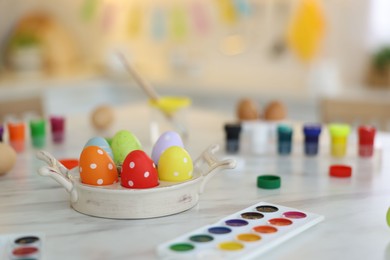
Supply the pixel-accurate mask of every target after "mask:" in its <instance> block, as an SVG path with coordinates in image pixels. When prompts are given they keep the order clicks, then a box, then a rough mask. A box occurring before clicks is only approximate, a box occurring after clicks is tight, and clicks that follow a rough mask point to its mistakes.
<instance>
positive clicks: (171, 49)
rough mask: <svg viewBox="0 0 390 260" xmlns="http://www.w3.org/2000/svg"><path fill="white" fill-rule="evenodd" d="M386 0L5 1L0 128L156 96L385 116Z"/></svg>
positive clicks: (301, 112) (308, 116)
mask: <svg viewBox="0 0 390 260" xmlns="http://www.w3.org/2000/svg"><path fill="white" fill-rule="evenodd" d="M389 11H390V2H389V1H388V0H326V1H321V0H142V1H139V0H72V1H50V0H12V1H9V0H0V122H1V121H3V120H4V118H5V117H7V116H8V115H10V114H23V113H26V112H31V111H35V112H38V113H41V114H43V115H48V114H56V113H57V114H72V113H80V112H88V111H90V110H91V109H92V108H93V107H95V106H97V105H98V104H101V103H108V104H110V105H113V106H116V105H118V106H120V105H125V104H128V103H129V102H130V103H131V102H137V101H139V100H141V101H145V96H144V94H143V93H142V91H141V90H140V89H139V88H138V87H137V86H136V85H135V83H134V81H133V79H132V78H131V76H130V75H129V74H128V73H127V72H126V70H125V69H124V67H123V65H122V64H121V63H120V62H119V60H118V58H117V55H116V53H117V52H118V51H119V52H121V53H123V54H124V55H125V56H126V57H127V58H128V60H129V61H130V62H131V63H132V64H133V65H134V67H135V68H137V70H138V71H139V72H140V73H141V74H142V75H143V76H144V77H145V78H146V79H147V80H148V81H149V82H150V83H152V85H153V86H154V87H155V88H156V89H157V91H158V92H160V93H161V94H163V95H165V94H170V95H187V96H189V97H191V98H192V99H193V103H194V104H195V105H197V104H198V105H201V106H204V107H207V108H210V109H219V110H224V111H228V112H229V111H231V112H232V113H234V109H235V106H236V103H237V102H238V100H239V99H240V98H244V97H250V98H251V99H253V100H254V101H255V102H256V103H258V104H259V105H260V106H262V105H264V104H265V103H266V102H269V101H270V100H280V101H282V102H283V103H284V104H285V105H286V106H287V108H288V116H289V117H290V118H293V119H298V120H305V121H322V122H328V121H334V120H344V121H350V122H353V123H360V122H363V121H365V122H371V123H373V124H376V125H377V126H378V127H380V128H382V129H387V127H388V119H389V118H388V117H390V109H389V108H390V99H389V98H390V16H389V15H388V12H389Z"/></svg>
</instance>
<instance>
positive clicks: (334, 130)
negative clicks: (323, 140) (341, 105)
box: [329, 124, 351, 158]
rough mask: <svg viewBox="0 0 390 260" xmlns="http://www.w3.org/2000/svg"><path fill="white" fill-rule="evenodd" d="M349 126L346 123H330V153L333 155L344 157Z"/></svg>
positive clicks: (349, 130)
mask: <svg viewBox="0 0 390 260" xmlns="http://www.w3.org/2000/svg"><path fill="white" fill-rule="evenodd" d="M350 132H351V128H350V126H349V125H348V124H330V125H329V133H330V139H331V142H330V153H331V155H332V156H333V157H339V158H340V157H344V156H345V155H346V153H347V145H348V136H349V134H350Z"/></svg>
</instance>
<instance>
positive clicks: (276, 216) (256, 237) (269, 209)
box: [157, 202, 324, 259]
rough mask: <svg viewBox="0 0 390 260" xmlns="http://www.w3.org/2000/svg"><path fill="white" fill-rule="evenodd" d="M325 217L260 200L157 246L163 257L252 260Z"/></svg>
mask: <svg viewBox="0 0 390 260" xmlns="http://www.w3.org/2000/svg"><path fill="white" fill-rule="evenodd" d="M322 220H324V217H323V216H321V215H317V214H313V213H308V212H303V211H300V210H297V209H294V208H289V207H284V206H280V205H275V204H271V203H267V202H260V203H257V204H255V205H253V206H251V207H248V208H246V209H244V210H241V211H239V212H237V213H234V214H232V215H230V216H227V217H225V218H223V219H221V220H219V221H218V222H216V223H214V224H213V225H208V226H204V227H202V228H199V229H197V230H195V231H192V232H190V233H187V234H185V235H182V236H180V237H178V238H176V239H173V240H170V241H168V242H166V243H163V244H161V245H159V246H158V248H157V253H158V256H159V257H160V258H162V259H253V258H254V257H256V256H258V255H259V254H262V253H264V252H265V251H267V250H269V249H271V248H273V247H275V246H277V245H279V244H280V243H282V242H284V241H286V240H288V239H290V238H292V237H293V236H296V235H298V234H299V233H301V232H302V231H304V230H306V229H308V228H310V227H312V226H314V225H316V224H318V223H319V222H321V221H322Z"/></svg>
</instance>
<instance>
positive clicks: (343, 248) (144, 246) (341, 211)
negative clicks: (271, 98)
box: [0, 104, 390, 260]
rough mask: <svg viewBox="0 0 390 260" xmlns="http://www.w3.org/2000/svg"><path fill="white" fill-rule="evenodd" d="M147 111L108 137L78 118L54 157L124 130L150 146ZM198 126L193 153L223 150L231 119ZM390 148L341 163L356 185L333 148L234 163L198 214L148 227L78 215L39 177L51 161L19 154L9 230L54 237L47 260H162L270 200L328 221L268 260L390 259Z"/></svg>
mask: <svg viewBox="0 0 390 260" xmlns="http://www.w3.org/2000/svg"><path fill="white" fill-rule="evenodd" d="M138 106H140V107H142V105H138V104H135V105H134V106H131V107H126V108H122V109H120V110H117V111H116V115H117V121H116V123H115V124H114V125H113V127H112V128H111V129H110V130H108V131H107V132H106V133H97V132H96V131H94V130H93V129H91V127H90V125H89V122H88V117H87V116H85V115H73V116H71V117H69V118H68V132H67V142H66V143H64V144H63V145H59V146H54V145H51V144H49V145H48V146H47V148H46V150H47V151H49V152H51V153H52V154H53V155H54V156H56V157H57V158H64V157H78V155H79V153H80V151H81V148H82V146H83V145H84V143H85V142H86V141H87V139H88V138H89V137H92V136H94V135H98V134H102V135H110V134H112V133H113V132H115V131H116V130H119V129H122V128H125V129H128V130H131V131H133V132H134V133H135V134H136V135H138V136H139V137H140V139H141V142H147V136H146V135H145V128H147V116H146V115H147V114H145V113H146V112H145V111H144V110H142V109H138V108H139V107H138ZM119 119H120V120H119ZM189 119H191V120H190V122H189V126H190V129H191V131H190V141H189V143H188V149H189V152H190V153H191V154H192V155H193V156H194V157H196V156H197V155H198V154H200V152H201V151H202V150H203V149H205V148H206V147H207V146H208V145H210V144H211V143H219V144H221V145H224V142H223V137H224V134H223V130H222V125H223V123H224V122H226V121H227V120H229V119H230V118H229V115H226V114H221V113H217V112H215V113H214V112H212V111H205V110H202V109H193V110H190V111H189ZM389 140H390V135H389V134H381V135H380V136H379V138H378V142H377V144H378V147H380V148H381V150H380V153H379V152H378V151H377V152H378V153H377V154H376V156H375V157H374V158H373V159H371V160H359V159H357V157H356V155H354V153H353V152H352V153H351V155H349V156H347V158H345V159H344V160H343V161H341V162H342V163H348V164H350V165H352V166H353V176H352V178H349V179H335V178H330V177H329V176H328V167H329V165H330V164H331V163H334V162H335V161H334V160H333V159H332V158H330V157H329V156H328V154H327V151H326V150H325V149H323V150H322V152H321V155H320V156H317V157H314V158H306V157H304V156H302V155H301V153H300V151H299V149H296V150H295V152H294V154H293V155H291V156H289V157H279V156H276V155H273V154H267V155H250V156H243V155H237V156H233V157H235V158H236V159H237V161H238V167H237V168H236V169H234V170H225V171H222V172H220V173H218V174H217V175H216V176H215V177H213V178H212V179H211V180H210V181H209V182H208V183H207V185H206V189H205V192H204V193H203V194H202V195H201V197H200V200H199V203H198V205H197V206H195V207H194V208H192V209H190V210H188V211H185V212H182V213H179V214H176V215H172V216H167V217H161V218H154V219H143V220H114V219H104V218H97V217H90V216H86V215H83V214H80V213H78V212H76V211H75V210H73V209H72V208H71V207H70V203H69V194H68V193H67V192H66V191H65V190H64V189H63V188H62V187H61V186H60V185H59V184H57V183H56V182H54V181H53V180H52V179H49V178H44V177H41V176H39V175H38V174H37V169H38V167H40V166H41V165H43V163H42V162H40V161H38V160H37V159H36V158H35V156H34V150H33V149H31V148H29V149H28V150H27V151H26V152H24V153H22V154H19V155H18V159H17V165H16V166H15V167H14V169H13V170H12V171H11V172H9V173H8V174H7V175H5V176H3V177H1V178H0V212H1V213H0V232H1V233H3V234H5V233H29V232H33V233H34V232H41V233H43V234H45V238H46V240H45V244H44V246H45V248H44V259H50V260H51V259H156V257H157V256H156V252H155V249H156V246H157V245H159V244H160V243H163V242H165V241H167V240H170V239H173V238H175V237H177V236H179V235H181V234H184V233H186V232H189V231H192V230H194V229H197V228H200V227H202V226H204V225H207V224H212V223H214V222H216V221H218V220H219V219H221V218H222V217H224V216H227V215H230V214H232V213H234V212H236V211H239V210H242V209H244V208H246V207H248V206H250V205H252V204H255V203H257V202H260V201H266V202H270V203H274V204H281V205H284V206H288V207H293V208H297V209H300V210H302V211H308V212H313V213H317V214H320V215H323V216H325V220H324V221H323V222H321V223H320V224H318V225H316V226H315V227H313V228H311V229H309V230H307V231H305V232H304V233H302V234H300V235H298V236H296V237H294V238H293V239H291V240H289V241H287V242H285V243H284V244H282V245H280V246H278V247H276V248H275V249H273V250H271V251H269V252H267V253H266V254H265V255H264V258H265V259H290V260H291V259H390V237H389V234H390V229H389V228H388V227H387V225H386V221H385V215H386V211H387V209H388V207H389V206H390V164H389V162H390V160H389V159H390V153H389V151H390V149H388V148H389V147H390V141H389ZM146 146H147V145H146ZM297 147H298V146H297ZM322 148H323V147H322ZM220 156H226V155H224V154H223V153H221V154H220ZM261 174H277V175H279V176H281V178H282V186H281V188H280V189H275V190H264V189H259V188H257V187H256V177H257V176H258V175H261Z"/></svg>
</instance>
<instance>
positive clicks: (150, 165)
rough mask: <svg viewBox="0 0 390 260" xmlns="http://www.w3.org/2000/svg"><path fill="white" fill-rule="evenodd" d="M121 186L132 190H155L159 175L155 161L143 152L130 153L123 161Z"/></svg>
mask: <svg viewBox="0 0 390 260" xmlns="http://www.w3.org/2000/svg"><path fill="white" fill-rule="evenodd" d="M121 185H122V186H123V187H126V188H132V189H146V188H153V187H156V186H157V185H158V174H157V170H156V165H155V164H154V162H153V160H152V159H150V157H149V156H148V155H147V154H146V153H145V152H144V151H141V150H134V151H132V152H130V153H129V154H128V155H127V156H126V159H125V160H124V161H123V165H122V172H121Z"/></svg>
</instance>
